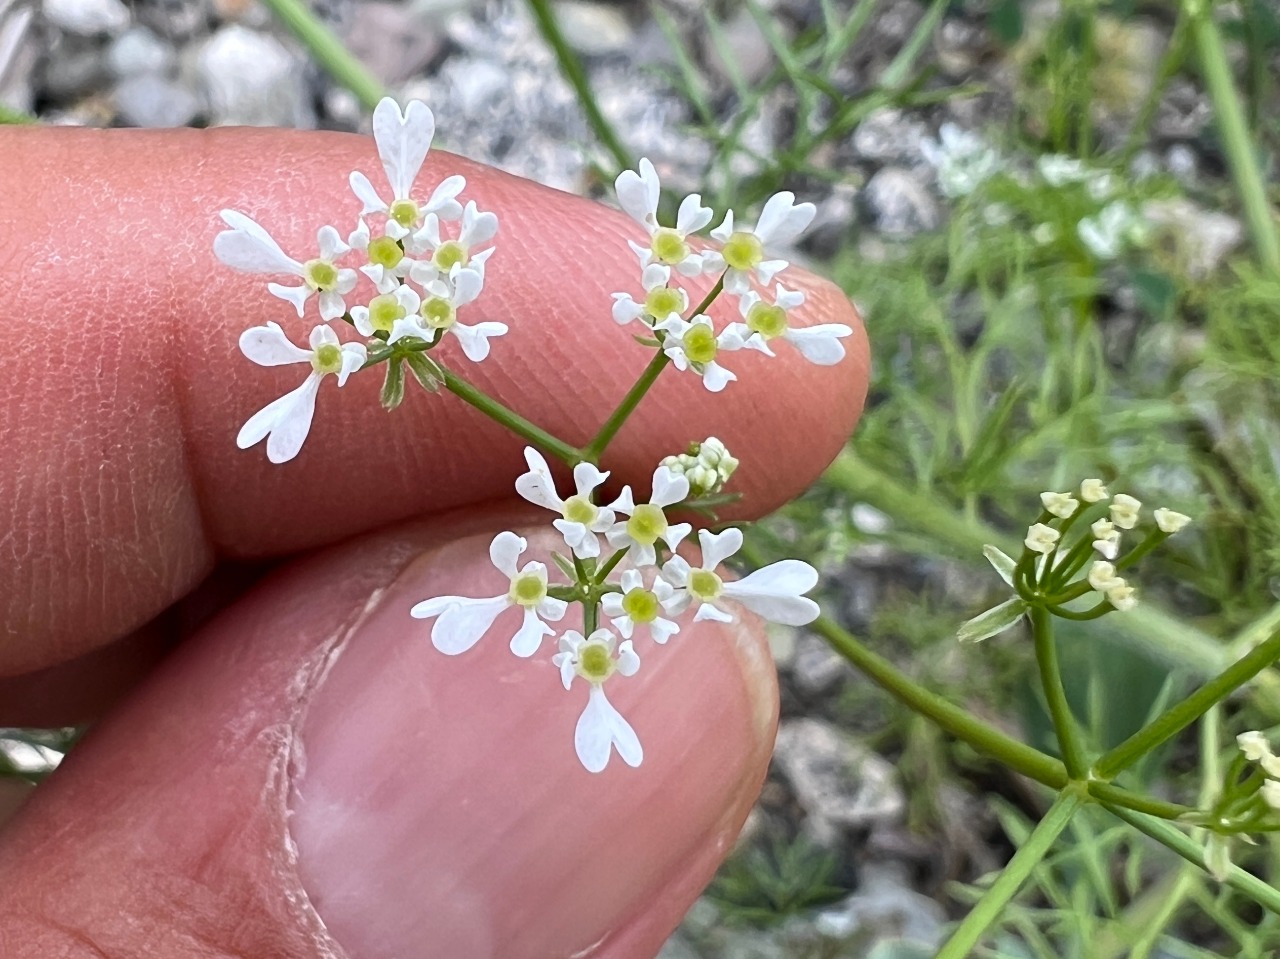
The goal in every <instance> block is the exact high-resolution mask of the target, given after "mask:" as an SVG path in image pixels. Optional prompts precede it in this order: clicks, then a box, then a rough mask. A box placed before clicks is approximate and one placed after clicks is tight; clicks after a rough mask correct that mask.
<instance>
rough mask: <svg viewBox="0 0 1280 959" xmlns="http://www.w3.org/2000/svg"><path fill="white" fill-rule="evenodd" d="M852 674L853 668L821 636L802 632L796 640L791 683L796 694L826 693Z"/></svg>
mask: <svg viewBox="0 0 1280 959" xmlns="http://www.w3.org/2000/svg"><path fill="white" fill-rule="evenodd" d="M853 674H854V673H853V667H852V666H850V665H849V663H848V662H847V661H846V660H845V659H844V658H843V657H842V656H840V654H839V653H837V652H836V651H835V650H833V649H832V648H831V647H830V646H829V645H828V644H827V643H826V641H825V640H823V639H821V638H820V637H818V636H814V635H813V634H811V633H804V634H802V635H801V636H800V637H799V638H798V639H797V640H796V649H795V654H794V655H793V656H792V658H791V682H792V685H794V686H795V688H796V691H797V692H799V693H804V694H808V695H819V694H822V693H825V692H829V691H830V690H832V689H834V688H835V687H836V686H838V685H840V683H842V682H844V681H845V680H847V679H849V678H850V677H851V676H853Z"/></svg>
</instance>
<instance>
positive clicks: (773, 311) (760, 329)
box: [747, 303, 787, 340]
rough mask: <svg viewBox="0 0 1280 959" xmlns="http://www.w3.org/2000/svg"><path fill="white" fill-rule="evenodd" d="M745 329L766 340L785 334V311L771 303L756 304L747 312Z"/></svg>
mask: <svg viewBox="0 0 1280 959" xmlns="http://www.w3.org/2000/svg"><path fill="white" fill-rule="evenodd" d="M747 328H748V329H749V330H751V331H752V332H754V333H759V334H760V335H761V336H763V337H764V338H765V339H766V340H771V339H773V338H774V337H775V336H781V335H782V334H783V333H785V332H787V311H786V310H784V309H783V308H782V307H780V306H775V305H773V304H772V303H756V304H754V305H753V306H752V307H751V309H749V310H747Z"/></svg>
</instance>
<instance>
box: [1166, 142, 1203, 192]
mask: <svg viewBox="0 0 1280 959" xmlns="http://www.w3.org/2000/svg"><path fill="white" fill-rule="evenodd" d="M1164 163H1165V166H1166V167H1168V168H1169V172H1170V173H1172V174H1173V175H1174V176H1175V177H1176V178H1177V179H1178V180H1179V181H1181V182H1182V183H1183V184H1184V185H1186V186H1191V185H1193V184H1194V183H1195V182H1196V180H1197V179H1198V178H1199V173H1200V158H1199V157H1197V156H1196V151H1195V150H1193V149H1191V147H1189V146H1187V145H1186V144H1185V143H1175V144H1174V145H1173V146H1171V147H1169V149H1168V150H1167V151H1166V152H1165V155H1164Z"/></svg>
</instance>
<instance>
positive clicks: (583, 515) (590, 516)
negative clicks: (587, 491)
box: [564, 496, 599, 526]
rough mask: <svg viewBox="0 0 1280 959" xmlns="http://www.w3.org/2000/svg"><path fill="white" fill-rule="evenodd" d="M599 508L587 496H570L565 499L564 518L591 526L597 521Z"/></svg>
mask: <svg viewBox="0 0 1280 959" xmlns="http://www.w3.org/2000/svg"><path fill="white" fill-rule="evenodd" d="M598 512H599V510H598V509H597V508H596V506H595V505H594V504H593V503H592V502H591V500H589V499H587V498H586V497H585V496H570V497H569V498H568V499H567V500H565V501H564V518H565V519H567V520H568V521H569V522H570V523H581V524H582V525H583V526H589V525H591V523H592V522H594V521H595V518H596V514H597V513H598Z"/></svg>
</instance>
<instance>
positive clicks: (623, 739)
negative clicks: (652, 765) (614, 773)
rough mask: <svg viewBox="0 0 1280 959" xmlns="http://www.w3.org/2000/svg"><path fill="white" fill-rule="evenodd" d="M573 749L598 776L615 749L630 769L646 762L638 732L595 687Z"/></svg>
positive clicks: (600, 689) (581, 717) (578, 729)
mask: <svg viewBox="0 0 1280 959" xmlns="http://www.w3.org/2000/svg"><path fill="white" fill-rule="evenodd" d="M573 745H574V749H575V750H576V751H577V753H578V759H579V760H581V761H582V765H583V766H585V767H586V769H587V771H588V772H593V773H598V772H600V771H601V770H603V769H604V768H605V766H607V765H608V764H609V752H610V750H611V749H612V748H613V747H616V748H617V750H618V755H619V756H621V757H622V761H623V762H625V763H626V764H627V765H628V766H638V765H640V763H641V762H642V761H643V759H644V750H643V749H641V748H640V740H639V739H638V738H637V737H636V733H635V730H634V729H632V728H631V726H630V725H629V724H628V723H627V721H626V720H625V719H623V718H622V715H621V714H620V713H619V712H618V711H617V710H616V709H614V708H613V706H612V704H611V703H610V702H609V700H608V699H607V698H606V697H605V694H604V688H603V687H601V686H594V685H593V686H592V687H591V692H590V694H589V695H588V696H587V708H586V709H584V710H583V711H582V715H581V716H580V717H578V726H577V729H576V730H575V731H574V737H573Z"/></svg>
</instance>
